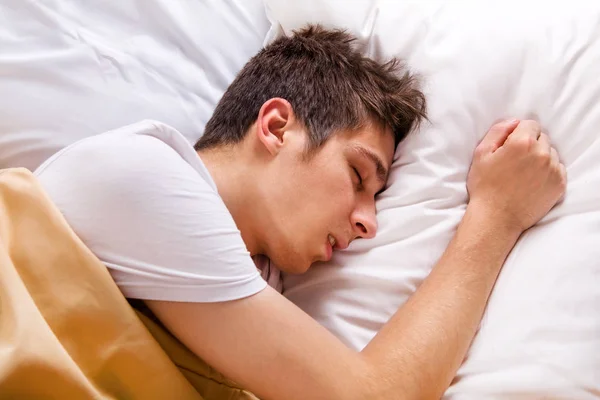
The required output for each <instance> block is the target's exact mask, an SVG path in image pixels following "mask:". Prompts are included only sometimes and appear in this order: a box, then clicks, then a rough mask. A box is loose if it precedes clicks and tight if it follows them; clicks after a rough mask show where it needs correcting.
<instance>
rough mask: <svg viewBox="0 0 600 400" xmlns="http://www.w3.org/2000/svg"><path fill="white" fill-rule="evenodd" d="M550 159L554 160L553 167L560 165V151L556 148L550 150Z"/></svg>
mask: <svg viewBox="0 0 600 400" xmlns="http://www.w3.org/2000/svg"><path fill="white" fill-rule="evenodd" d="M550 159H551V160H552V165H558V164H560V158H559V157H558V151H556V149H555V148H554V147H552V148H550Z"/></svg>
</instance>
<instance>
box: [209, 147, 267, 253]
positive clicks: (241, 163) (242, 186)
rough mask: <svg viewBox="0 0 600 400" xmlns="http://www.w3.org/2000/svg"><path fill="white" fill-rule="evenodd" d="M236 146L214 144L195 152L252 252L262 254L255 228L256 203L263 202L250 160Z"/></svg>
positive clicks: (257, 214) (256, 222)
mask: <svg viewBox="0 0 600 400" xmlns="http://www.w3.org/2000/svg"><path fill="white" fill-rule="evenodd" d="M243 153H244V152H242V151H239V150H237V149H236V148H235V146H234V148H229V147H228V148H217V149H207V150H200V151H198V156H200V158H201V159H202V162H203V163H204V165H205V166H206V168H207V169H208V171H209V172H210V175H211V177H212V178H213V180H214V181H215V183H216V185H217V189H218V191H219V196H221V198H222V199H223V202H224V203H225V206H226V207H227V209H228V210H229V213H230V214H231V216H232V217H233V220H234V221H235V224H236V225H237V228H238V229H239V230H240V233H241V235H242V239H243V240H244V243H245V245H246V248H247V249H248V251H249V252H250V254H251V255H256V254H263V253H264V250H263V249H262V248H261V246H260V244H259V243H260V239H259V236H258V233H259V232H258V231H257V230H256V228H255V227H259V225H258V223H259V220H260V217H259V215H260V212H259V209H258V208H259V207H258V206H259V205H260V204H262V203H261V201H260V196H259V192H258V189H257V188H258V185H255V184H254V182H256V176H254V177H253V176H252V175H253V174H252V171H253V168H252V163H251V160H246V159H245V158H244V157H243Z"/></svg>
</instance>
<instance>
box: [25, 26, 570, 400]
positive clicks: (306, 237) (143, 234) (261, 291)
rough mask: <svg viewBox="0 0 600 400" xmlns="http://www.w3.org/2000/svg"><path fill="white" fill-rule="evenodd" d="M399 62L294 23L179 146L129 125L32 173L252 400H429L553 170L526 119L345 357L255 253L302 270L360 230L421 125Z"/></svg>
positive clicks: (368, 230)
mask: <svg viewBox="0 0 600 400" xmlns="http://www.w3.org/2000/svg"><path fill="white" fill-rule="evenodd" d="M399 70H400V67H399V66H398V63H397V62H396V61H394V60H392V61H390V62H388V63H385V64H380V63H377V62H375V61H373V60H371V59H368V58H365V57H363V56H362V55H361V54H360V53H359V52H358V51H357V50H356V49H355V48H354V43H353V38H352V37H351V36H349V35H348V34H346V33H344V32H341V31H329V30H325V29H323V28H320V27H315V26H312V27H308V28H306V29H304V30H302V31H299V32H297V33H296V34H295V35H294V36H291V37H284V38H280V39H279V40H277V41H275V42H274V43H272V44H271V45H269V46H267V47H266V48H265V49H263V50H262V51H260V52H259V53H258V55H256V56H255V57H254V58H252V59H251V60H250V61H249V62H248V64H247V65H246V66H245V67H244V68H243V70H242V71H241V72H240V73H239V75H238V76H237V78H236V79H235V81H234V82H233V83H232V84H231V86H230V87H229V88H228V90H227V91H226V93H225V94H224V96H223V98H222V99H221V101H220V102H219V104H218V106H217V108H216V110H215V112H214V114H213V116H212V118H211V119H210V121H209V122H208V124H207V125H206V130H205V132H204V134H203V136H202V138H201V139H200V140H199V141H198V143H197V144H196V145H195V148H194V147H192V146H191V145H190V144H189V143H188V142H187V141H186V140H185V139H184V137H183V136H182V135H181V134H180V133H179V132H177V131H176V130H174V129H172V128H170V127H168V126H165V125H163V124H160V123H156V122H151V121H145V122H141V123H138V124H134V125H130V126H127V127H124V128H121V129H118V130H115V131H112V132H108V133H105V134H101V135H98V136H95V137H90V138H87V139H84V140H82V141H80V142H77V143H75V144H73V145H71V146H69V147H67V148H65V149H63V150H62V151H60V152H59V153H57V154H56V155H54V156H53V157H52V158H51V159H49V160H48V161H46V162H45V163H44V164H43V165H42V166H41V167H40V168H39V169H38V170H37V171H36V174H37V176H38V178H39V180H40V181H41V183H42V185H43V186H44V188H45V189H46V191H47V192H48V194H49V195H50V197H51V198H52V200H53V201H54V202H55V203H56V205H57V206H58V207H59V209H60V210H61V212H62V213H63V214H64V216H65V218H66V219H67V221H68V222H69V224H70V225H71V226H72V227H73V229H74V230H75V232H76V233H77V234H78V235H79V237H80V238H81V239H82V240H83V241H84V242H85V244H86V245H87V246H88V247H89V248H90V249H91V250H92V251H93V252H94V254H95V255H96V256H97V257H98V258H99V259H100V260H102V262H103V263H104V264H105V265H106V266H107V268H108V269H109V270H110V273H111V275H112V277H113V279H114V280H115V282H116V284H117V285H118V286H119V288H120V289H121V291H122V292H123V294H124V295H125V296H126V297H128V298H132V299H141V300H143V301H144V302H145V303H146V304H147V305H148V306H149V308H150V309H151V310H152V311H153V312H154V314H155V315H156V316H157V317H158V319H160V320H161V321H162V323H163V324H164V325H165V326H166V327H167V328H168V329H169V330H170V331H171V332H172V333H173V334H174V335H175V336H176V337H177V338H178V339H179V340H181V341H182V342H183V343H184V344H185V345H187V346H188V347H189V348H190V349H191V350H192V351H193V352H194V353H196V354H197V355H198V356H199V357H201V358H202V359H204V360H205V361H207V362H208V363H209V364H210V365H212V366H213V367H215V368H216V369H217V370H219V371H221V372H222V373H223V374H225V375H226V376H228V377H229V378H231V379H233V380H235V381H237V382H238V383H240V384H241V385H243V386H244V387H246V388H247V389H248V390H250V391H252V392H254V393H255V394H256V395H257V396H259V397H260V398H264V399H285V400H296V399H298V400H306V399H328V400H329V399H361V400H362V399H399V398H407V399H416V398H419V399H421V398H439V397H440V396H441V395H442V394H443V392H444V391H445V389H446V388H447V387H448V385H449V384H450V382H451V380H452V378H453V377H454V375H455V373H456V371H457V369H458V367H459V365H460V363H461V361H462V359H463V357H464V356H465V354H466V351H467V349H468V347H469V344H470V342H471V340H472V338H473V336H474V335H475V332H476V329H477V327H478V324H479V322H480V319H481V317H482V314H483V311H484V307H485V304H486V301H487V299H488V296H489V295H490V292H491V290H492V287H493V285H494V282H495V280H496V277H497V275H498V273H499V271H500V269H501V267H502V264H503V262H504V260H505V258H506V256H507V255H508V253H509V252H510V251H511V249H512V247H513V246H514V245H515V243H516V241H517V239H518V238H519V236H520V235H521V234H522V233H523V231H525V230H526V229H528V228H529V227H531V226H532V225H534V224H535V223H536V222H537V221H538V220H539V219H541V218H542V217H543V216H544V215H545V214H546V213H547V212H548V211H549V210H550V209H551V208H552V207H553V206H554V205H555V203H556V202H557V201H558V200H559V199H560V198H561V196H562V195H563V192H564V190H565V183H566V175H565V169H564V166H563V165H562V164H561V163H560V161H559V158H558V155H557V153H556V151H555V150H554V148H553V147H552V146H551V144H550V142H549V139H548V136H547V135H545V134H544V133H542V132H541V130H540V126H539V125H538V124H537V123H536V122H533V121H518V120H511V121H504V122H500V123H498V124H496V125H494V126H492V127H491V128H490V130H489V132H488V133H487V134H486V136H485V137H484V139H483V141H482V142H481V143H480V144H479V146H478V147H477V149H476V150H475V154H474V157H473V162H472V166H471V170H470V172H469V176H468V180H467V189H468V193H469V203H468V206H467V208H466V212H465V214H464V217H463V219H462V221H461V223H460V225H459V227H458V229H457V231H456V233H455V236H454V238H453V239H452V240H451V242H450V244H449V245H448V248H447V249H446V251H445V252H444V254H443V256H442V257H441V259H440V260H439V261H438V262H437V264H436V265H435V266H434V267H433V270H432V272H431V274H430V275H429V277H428V278H427V279H426V280H425V281H424V282H423V284H422V285H421V286H420V287H419V289H418V290H417V291H416V293H415V294H414V295H413V296H412V297H411V298H410V300H409V301H408V302H407V303H406V304H405V305H403V306H402V307H401V308H400V309H399V310H398V311H397V312H396V314H395V315H394V316H393V317H392V318H391V319H390V321H389V322H388V323H387V324H386V325H384V327H383V328H382V329H381V331H380V332H379V333H378V334H377V335H376V336H375V337H374V338H373V340H372V341H371V342H370V343H369V344H368V345H367V346H366V347H365V348H364V349H363V350H362V351H360V352H356V351H354V350H351V349H349V348H347V347H345V346H344V345H343V344H342V343H341V342H340V341H339V340H337V339H336V338H335V337H334V336H333V335H332V334H330V333H329V332H328V331H327V330H326V329H325V328H323V327H321V326H320V325H318V324H317V323H316V322H315V321H314V320H312V319H311V318H310V317H309V316H308V315H306V314H305V313H303V312H302V311H301V310H300V309H298V308H297V307H296V306H295V305H294V304H292V303H290V302H289V301H288V300H286V298H285V297H283V296H282V295H281V294H280V293H279V291H278V290H276V288H277V287H278V286H279V287H280V282H279V279H278V278H277V271H278V270H277V269H275V268H273V266H272V265H270V263H269V260H272V262H273V264H274V265H277V266H278V268H279V269H281V270H282V271H284V272H286V273H293V274H298V273H303V272H305V271H306V270H307V269H308V268H310V267H311V266H312V265H313V264H314V263H316V262H319V261H327V260H329V259H330V258H331V256H332V253H333V252H334V251H336V250H338V249H345V248H346V247H348V246H349V245H350V244H351V242H352V241H353V240H356V239H361V238H362V239H369V238H372V237H373V236H375V235H376V233H377V218H376V214H375V200H376V198H377V194H378V193H380V192H381V191H382V190H384V188H385V185H386V180H387V176H388V172H389V170H390V167H391V164H392V158H393V155H394V151H395V148H396V146H397V145H398V144H399V143H400V142H401V141H402V140H403V139H404V138H405V136H406V135H407V134H408V133H409V132H410V131H411V130H412V129H413V128H415V127H416V126H417V125H418V123H419V122H420V121H421V119H422V118H424V115H425V99H424V95H423V93H421V92H420V91H419V89H418V88H417V87H416V84H415V81H414V79H413V77H412V76H411V75H410V74H409V73H407V72H403V73H399V72H401V71H399ZM400 145H401V144H400ZM252 256H255V258H260V259H261V260H262V261H261V268H262V270H263V272H264V278H263V277H261V275H260V272H259V271H258V270H257V268H256V266H255V264H254V263H253V261H252V258H251V257H252ZM267 268H268V269H269V270H270V271H271V272H272V273H270V274H269V272H268V271H267ZM265 271H267V272H265ZM265 278H266V279H265ZM266 280H269V281H270V283H271V285H269V284H267V282H266ZM265 377H268V379H267V378H265Z"/></svg>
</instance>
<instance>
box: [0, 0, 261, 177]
mask: <svg viewBox="0 0 600 400" xmlns="http://www.w3.org/2000/svg"><path fill="white" fill-rule="evenodd" d="M268 29H269V23H268V21H267V19H266V16H265V12H264V7H263V4H262V1H261V0H223V1H221V0H205V1H187V0H143V1H137V0H118V1H117V0H112V1H111V0H108V1H107V0H43V1H40V0H3V1H1V2H0V49H1V51H0V132H1V133H0V168H6V167H15V166H24V167H27V168H29V169H35V168H36V167H37V166H39V165H40V164H41V163H42V162H43V161H44V160H45V159H46V158H48V157H49V156H50V155H52V154H53V153H55V152H56V151H58V150H59V149H61V148H63V147H65V146H66V145H68V144H71V143H73V142H75V141H77V140H78V139H82V138H84V137H87V136H90V135H93V134H96V133H100V132H105V131H108V130H111V129H114V128H118V127H120V126H124V125H128V124H130V123H134V122H137V121H140V120H143V119H154V120H158V121H161V122H164V123H166V124H169V125H171V126H173V127H174V128H176V129H177V130H179V131H180V132H181V133H183V134H184V135H185V136H186V137H187V138H188V139H189V140H190V141H192V142H193V141H195V140H197V139H198V138H199V137H200V135H201V133H202V131H203V130H204V124H205V123H206V122H207V121H208V118H210V115H211V114H212V110H213V109H214V107H215V106H216V104H217V102H218V100H219V99H220V97H221V95H222V93H223V92H224V91H225V89H226V88H227V86H228V85H229V83H230V82H231V81H232V80H233V78H234V77H235V74H236V73H237V72H238V71H239V69H241V68H242V66H243V65H244V64H245V63H246V62H247V61H248V59H249V58H250V57H251V56H253V55H254V54H255V53H256V52H257V51H258V50H259V49H260V48H261V47H262V44H263V40H264V37H265V34H266V32H267V31H268Z"/></svg>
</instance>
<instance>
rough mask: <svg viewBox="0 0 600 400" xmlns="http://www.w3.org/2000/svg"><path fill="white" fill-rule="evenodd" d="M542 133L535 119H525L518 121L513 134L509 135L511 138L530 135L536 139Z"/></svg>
mask: <svg viewBox="0 0 600 400" xmlns="http://www.w3.org/2000/svg"><path fill="white" fill-rule="evenodd" d="M541 134H542V127H541V126H540V124H539V123H538V122H537V121H534V120H531V119H525V120H523V121H521V122H519V125H518V126H517V127H516V128H515V131H514V134H513V135H511V136H510V137H511V138H513V139H520V138H521V139H522V138H523V137H527V136H528V137H531V138H532V139H534V140H538V138H539V137H540V135H541Z"/></svg>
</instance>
